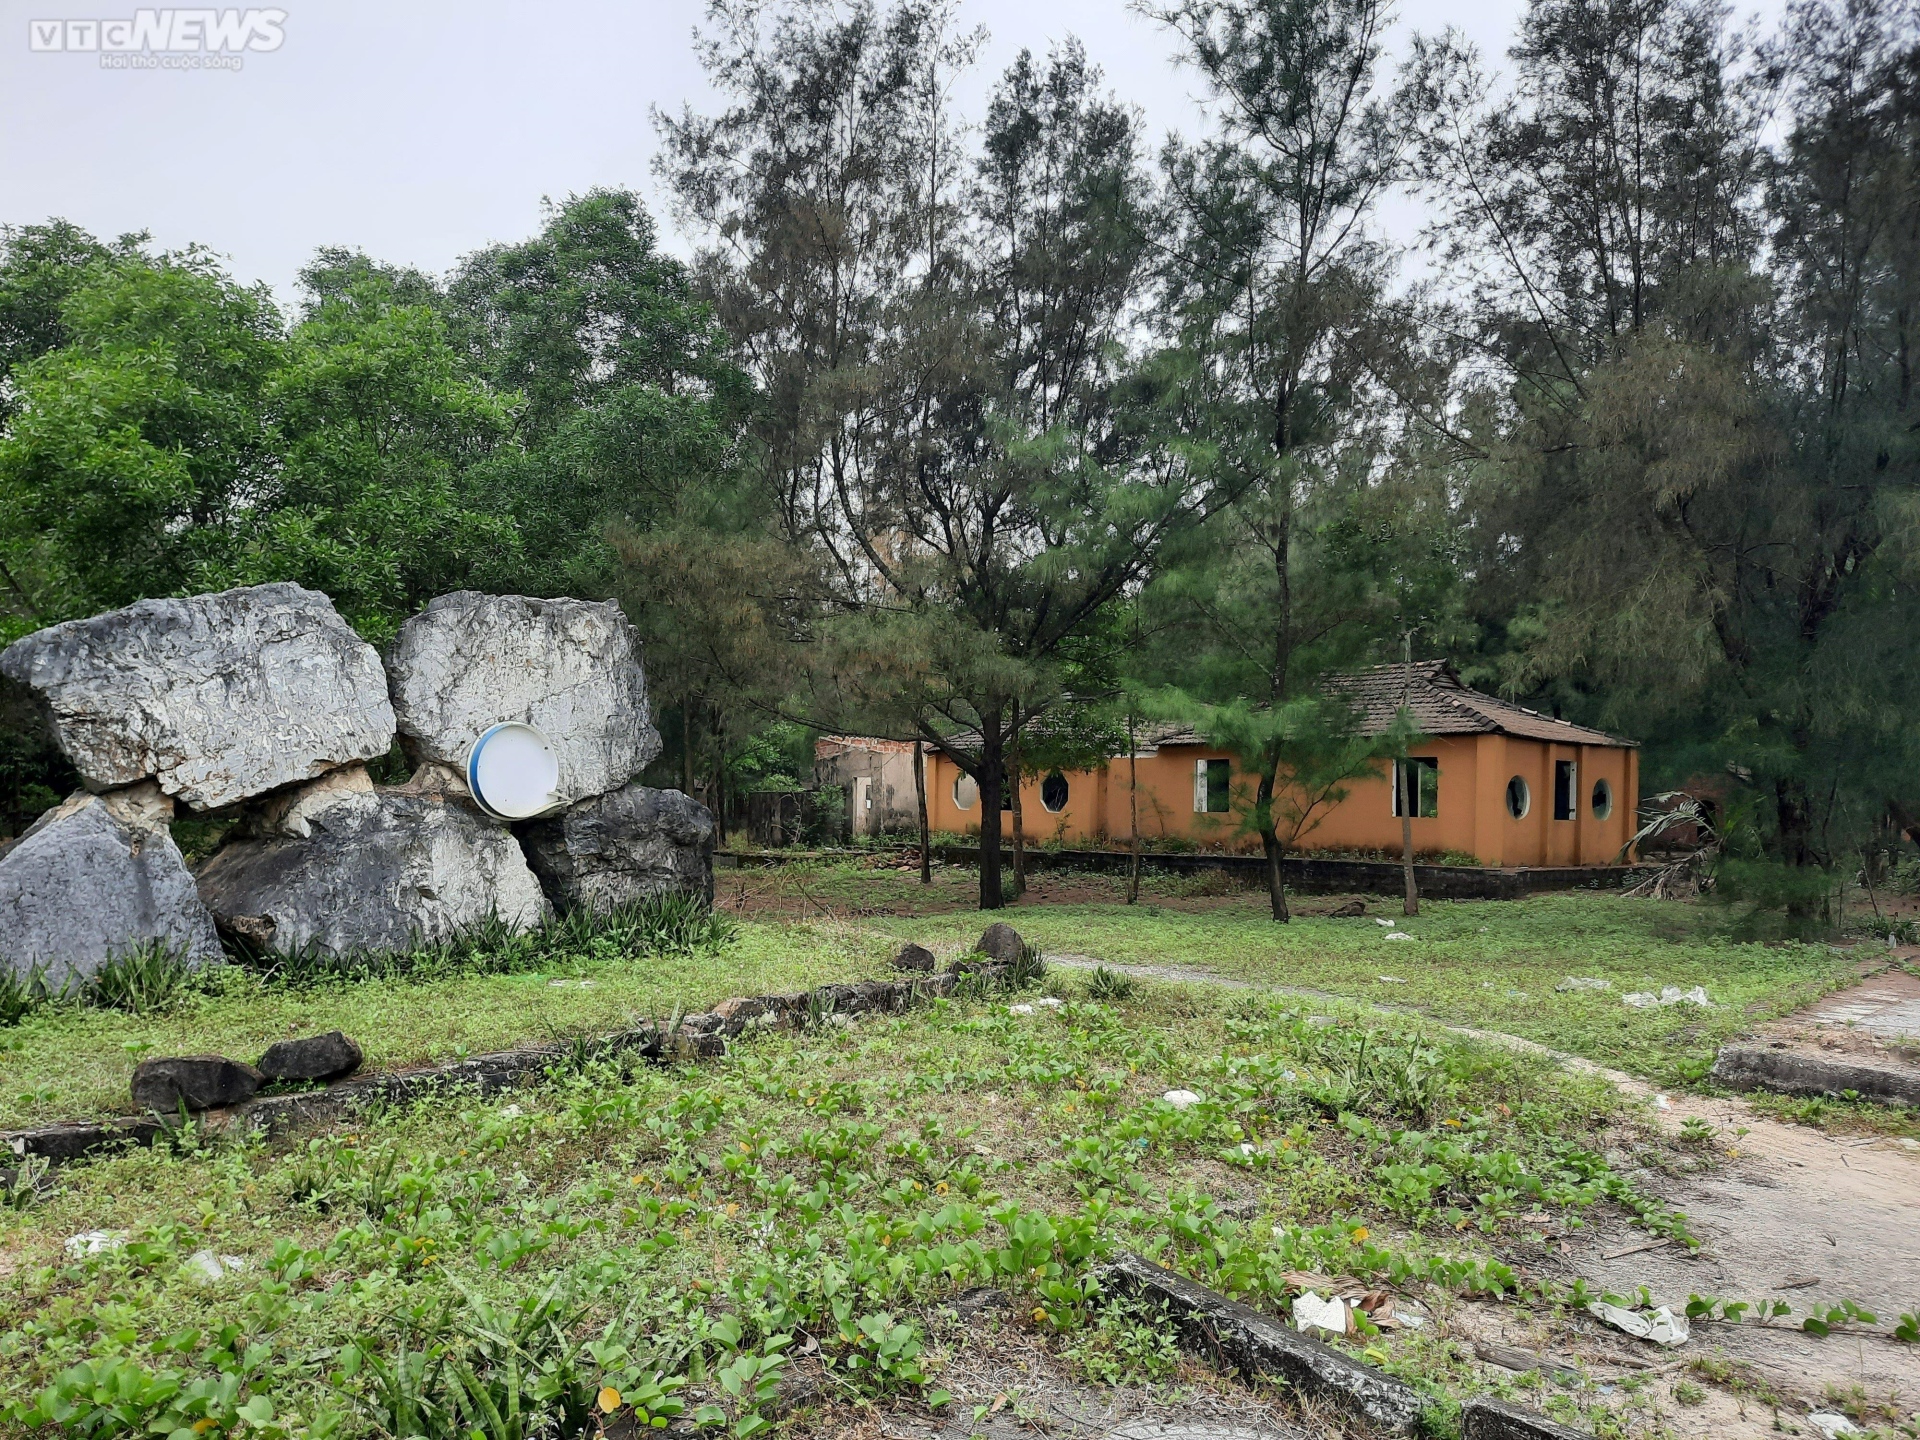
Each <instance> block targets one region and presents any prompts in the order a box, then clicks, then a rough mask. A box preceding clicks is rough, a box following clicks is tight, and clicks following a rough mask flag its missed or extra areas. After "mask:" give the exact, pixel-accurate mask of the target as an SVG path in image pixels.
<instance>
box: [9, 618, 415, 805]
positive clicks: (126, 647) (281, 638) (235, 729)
mask: <svg viewBox="0 0 1920 1440" xmlns="http://www.w3.org/2000/svg"><path fill="white" fill-rule="evenodd" d="M0 673H4V674H5V675H6V676H7V677H8V678H9V679H12V680H15V681H18V682H19V683H21V684H23V685H25V686H27V687H28V688H29V689H31V690H32V691H33V692H34V694H35V695H36V696H37V697H38V699H39V701H40V704H41V707H42V709H43V710H44V711H45V713H46V715H47V717H48V719H49V721H50V723H51V724H52V727H53V733H54V738H55V740H56V741H57V742H58V743H59V746H60V749H61V750H62V752H64V753H65V755H66V756H67V758H68V759H69V760H71V761H72V762H73V764H74V767H75V768H76V769H78V770H79V771H80V774H81V777H82V778H83V779H84V780H85V781H86V783H87V788H88V789H91V790H104V789H109V788H111V787H113V786H116V785H131V784H133V783H134V782H136V781H139V780H143V779H147V778H149V777H151V778H153V779H157V780H158V781H159V782H160V788H161V789H162V790H164V791H166V792H167V794H169V795H173V796H177V797H178V798H179V799H180V801H181V802H182V803H183V804H186V805H188V806H191V807H192V808H193V809H195V810H212V809H217V808H218V807H220V806H223V805H231V804H233V803H234V802H236V801H239V800H245V799H247V798H248V797H249V796H253V795H260V794H264V793H265V792H266V791H269V790H273V789H277V788H278V787H280V786H282V785H290V784H293V783H295V782H298V781H301V780H311V779H312V778H313V777H315V776H316V775H321V774H324V773H325V772H326V771H328V770H331V769H332V768H333V767H334V766H336V765H341V764H346V763H348V762H350V761H355V760H368V759H371V758H373V757H374V756H376V755H383V754H385V753H386V751H387V748H388V746H390V745H391V744H392V743H393V707H392V706H391V704H390V703H389V702H388V699H387V688H386V676H385V674H384V673H383V672H382V671H381V668H380V657H379V656H378V655H377V654H376V653H375V652H374V649H373V647H372V646H371V645H368V644H367V643H366V642H364V641H363V640H361V639H360V637H359V636H357V635H355V634H354V633H353V631H352V630H351V629H349V628H348V627H347V623H346V621H344V620H342V619H341V618H340V616H339V614H338V613H337V612H336V611H335V610H334V608H333V602H332V601H331V600H329V599H327V597H326V596H324V595H321V594H318V593H316V592H315V591H312V590H305V589H302V588H301V587H300V586H298V585H291V584H276V585H254V586H251V587H248V588H246V589H243V590H223V591H221V592H220V593H219V594H217V595H195V596H192V597H190V598H189V599H185V600H142V601H139V602H138V603H136V604H133V605H129V606H128V607H127V608H126V609H124V610H115V611H112V612H111V613H109V614H106V615H96V616H94V617H93V618H92V619H90V620H69V621H67V622H66V623H65V624H62V625H54V626H51V627H50V628H48V629H45V630H40V631H36V632H35V633H34V634H32V635H29V636H27V637H26V638H25V639H22V640H17V641H15V642H14V643H13V644H12V645H10V646H8V647H7V649H6V650H5V651H4V652H0Z"/></svg>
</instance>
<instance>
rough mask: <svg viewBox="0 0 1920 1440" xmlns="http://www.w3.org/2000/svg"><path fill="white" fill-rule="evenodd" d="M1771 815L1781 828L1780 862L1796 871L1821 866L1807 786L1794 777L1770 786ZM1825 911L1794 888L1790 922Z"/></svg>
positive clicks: (1784, 778) (1788, 911)
mask: <svg viewBox="0 0 1920 1440" xmlns="http://www.w3.org/2000/svg"><path fill="white" fill-rule="evenodd" d="M1773 801H1774V815H1775V818H1776V820H1777V822H1778V824H1779V826H1780V858H1781V859H1782V860H1785V861H1786V862H1787V864H1788V865H1790V866H1792V867H1793V868H1794V869H1796V870H1810V869H1813V868H1815V867H1817V866H1818V865H1819V864H1820V858H1819V855H1818V854H1817V853H1816V850H1815V846H1814V843H1813V802H1812V800H1811V798H1810V797H1809V796H1808V794H1807V785H1806V782H1805V781H1804V780H1801V779H1800V778H1799V777H1797V776H1792V775H1784V776H1782V777H1781V778H1780V779H1778V780H1776V781H1774V782H1773ZM1825 909H1826V906H1825V904H1824V903H1822V904H1814V903H1813V902H1812V901H1811V900H1809V899H1808V897H1807V896H1806V895H1804V894H1803V893H1801V891H1800V890H1799V888H1798V887H1797V886H1796V887H1794V888H1793V889H1792V890H1791V891H1789V893H1788V896H1787V914H1788V916H1789V917H1791V918H1792V919H1796V920H1810V919H1813V918H1814V917H1815V916H1817V915H1819V914H1821V913H1822V912H1823V911H1824V910H1825Z"/></svg>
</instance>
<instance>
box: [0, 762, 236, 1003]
mask: <svg viewBox="0 0 1920 1440" xmlns="http://www.w3.org/2000/svg"><path fill="white" fill-rule="evenodd" d="M172 818H173V802H172V801H171V800H169V799H168V798H167V797H166V796H165V795H163V794H161V793H160V787H159V786H158V785H155V784H154V783H153V782H152V781H147V782H145V783H143V784H140V785H135V786H133V787H131V788H129V789H126V790H116V791H111V792H109V793H108V794H105V795H90V794H88V793H87V792H85V791H81V792H80V793H79V794H77V795H74V796H72V797H71V798H69V799H68V800H67V801H66V803H64V804H62V805H57V806H55V807H54V808H53V809H51V810H49V811H48V812H47V813H46V814H44V815H42V816H41V817H40V818H39V819H38V820H36V821H35V822H34V824H33V826H32V828H30V829H29V830H28V831H27V832H26V833H25V834H24V835H22V836H21V837H20V838H19V839H18V840H15V841H13V842H12V843H11V844H10V845H8V846H7V847H6V848H5V850H4V853H0V966H4V967H5V968H6V969H9V970H11V971H13V972H14V973H15V974H17V975H21V976H25V975H29V974H31V973H33V972H34V970H35V969H36V968H40V969H41V973H42V974H44V976H45V978H46V983H47V988H48V989H49V990H53V991H58V990H59V989H61V988H62V987H63V986H66V985H69V984H73V983H78V982H80V981H84V980H85V979H87V977H89V976H91V975H92V974H93V973H94V972H95V971H96V970H98V969H99V968H100V966H101V965H102V964H103V963H104V962H105V961H106V960H107V959H108V958H109V957H111V956H114V955H122V954H125V953H126V952H128V951H130V950H136V949H138V948H139V947H140V946H142V945H146V944H151V943H153V942H156V941H157V942H159V943H161V944H163V945H166V946H168V947H170V948H171V949H174V950H176V951H178V952H180V953H182V954H183V955H184V956H185V957H186V958H187V959H188V960H189V961H191V962H193V963H196V964H198V963H202V962H205V961H208V960H216V959H218V958H219V956H220V941H219V938H218V937H217V936H216V935H215V934H214V929H213V919H212V917H211V916H209V915H208V914H207V910H206V907H205V906H204V905H202V904H201V903H200V897H199V895H198V894H196V893H195V891H194V885H193V877H192V876H191V875H189V874H188V873H187V866H186V862H185V861H184V860H183V859H181V856H180V850H179V847H178V846H176V845H175V844H174V843H173V836H172V835H171V834H169V833H168V830H167V822H168V821H169V820H171V819H172Z"/></svg>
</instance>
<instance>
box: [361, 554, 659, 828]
mask: <svg viewBox="0 0 1920 1440" xmlns="http://www.w3.org/2000/svg"><path fill="white" fill-rule="evenodd" d="M387 669H388V674H389V678H390V684H391V693H392V696H393V708H394V714H395V716H396V719H397V722H398V725H399V730H400V736H401V740H402V743H403V744H404V745H405V746H406V748H407V751H408V753H409V754H410V755H411V756H412V757H413V758H414V759H415V760H416V761H428V760H430V761H436V762H438V763H440V764H443V765H451V766H454V767H455V768H460V767H464V766H465V764H466V761H467V752H468V751H469V750H470V749H471V748H472V746H473V742H474V741H475V740H477V739H479V738H480V736H481V735H482V734H483V733H484V732H485V731H487V730H488V729H490V728H491V727H492V726H494V725H500V724H505V723H507V722H512V721H517V722H519V723H521V724H525V725H531V726H533V727H534V728H535V729H537V730H539V731H540V732H541V733H542V734H543V735H544V736H545V737H546V739H547V741H548V743H549V744H550V745H551V746H552V747H553V751H554V755H555V758H556V760H557V761H558V763H559V781H558V784H557V785H556V787H555V789H554V792H553V799H554V804H555V806H556V807H558V806H563V805H571V804H574V803H575V802H577V801H580V800H584V799H586V798H587V797H588V796H591V795H604V794H606V793H607V792H608V791H611V790H618V789H619V788H620V787H621V786H623V785H625V784H626V783H627V782H628V781H629V780H631V779H632V778H633V777H634V776H635V775H638V774H639V773H640V771H641V770H642V769H644V768H645V767H646V764H647V762H648V761H650V760H652V759H653V757H654V756H656V755H658V754H659V753H660V736H659V735H658V733H656V732H655V730H654V728H653V721H652V716H651V713H650V712H649V710H648V707H647V681H646V675H645V673H644V672H643V671H642V669H641V665H640V642H639V639H638V637H637V636H636V635H635V633H634V629H633V626H632V625H630V624H628V623H627V618H626V616H624V615H623V614H621V613H620V607H619V606H618V605H616V604H615V603H614V602H612V601H611V600H609V601H606V602H604V603H601V604H592V603H589V602H588V601H585V600H567V599H556V600H540V599H533V598H531V597H528V596H525V595H485V594H482V593H480V592H479V591H476V590H461V591H457V592H456V593H454V594H452V595H442V596H440V597H439V598H438V599H437V600H434V601H432V602H431V603H430V604H429V605H428V606H427V608H426V609H425V610H423V611H421V612H420V613H419V614H418V615H415V616H414V617H413V618H412V619H411V620H409V621H407V622H406V623H405V624H404V625H402V626H401V627H400V633H399V634H398V635H397V636H396V637H395V638H394V642H393V645H392V647H391V649H390V650H389V652H388V656H387Z"/></svg>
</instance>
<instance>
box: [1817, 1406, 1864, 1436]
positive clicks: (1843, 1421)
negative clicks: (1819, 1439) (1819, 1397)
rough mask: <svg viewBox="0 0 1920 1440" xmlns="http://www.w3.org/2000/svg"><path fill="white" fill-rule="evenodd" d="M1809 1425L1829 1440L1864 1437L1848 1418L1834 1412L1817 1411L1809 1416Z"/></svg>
mask: <svg viewBox="0 0 1920 1440" xmlns="http://www.w3.org/2000/svg"><path fill="white" fill-rule="evenodd" d="M1807 1424H1809V1425H1811V1426H1812V1427H1813V1428H1814V1429H1816V1430H1818V1431H1819V1432H1820V1433H1821V1434H1822V1435H1824V1436H1826V1437H1827V1440H1839V1437H1840V1436H1842V1435H1864V1434H1866V1433H1867V1432H1866V1431H1864V1430H1862V1429H1861V1428H1860V1427H1859V1426H1858V1425H1856V1424H1854V1423H1853V1421H1851V1420H1849V1419H1848V1418H1847V1417H1846V1416H1844V1415H1841V1414H1839V1413H1838V1412H1836V1411H1833V1410H1816V1411H1814V1412H1813V1413H1812V1414H1811V1415H1809V1416H1807Z"/></svg>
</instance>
